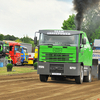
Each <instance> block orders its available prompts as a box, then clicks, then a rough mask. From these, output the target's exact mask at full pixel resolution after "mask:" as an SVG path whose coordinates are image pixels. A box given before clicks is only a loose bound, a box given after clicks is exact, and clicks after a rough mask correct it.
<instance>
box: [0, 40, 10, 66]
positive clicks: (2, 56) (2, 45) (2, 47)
mask: <svg viewBox="0 0 100 100" xmlns="http://www.w3.org/2000/svg"><path fill="white" fill-rule="evenodd" d="M9 57H10V56H9V44H8V43H6V42H3V41H0V62H2V63H3V65H4V66H6V65H7V64H8V61H9Z"/></svg>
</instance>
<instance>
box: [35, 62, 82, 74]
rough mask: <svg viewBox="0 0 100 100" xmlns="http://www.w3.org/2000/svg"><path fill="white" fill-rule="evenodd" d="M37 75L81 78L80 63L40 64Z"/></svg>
mask: <svg viewBox="0 0 100 100" xmlns="http://www.w3.org/2000/svg"><path fill="white" fill-rule="evenodd" d="M37 73H38V74H43V75H64V76H65V75H66V76H79V75H80V63H51V62H38V68H37Z"/></svg>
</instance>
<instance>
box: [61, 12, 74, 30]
mask: <svg viewBox="0 0 100 100" xmlns="http://www.w3.org/2000/svg"><path fill="white" fill-rule="evenodd" d="M74 18H75V15H74V14H72V15H69V18H68V19H67V20H64V22H63V26H62V27H61V28H62V29H64V30H73V29H75V28H76V26H75V23H74Z"/></svg>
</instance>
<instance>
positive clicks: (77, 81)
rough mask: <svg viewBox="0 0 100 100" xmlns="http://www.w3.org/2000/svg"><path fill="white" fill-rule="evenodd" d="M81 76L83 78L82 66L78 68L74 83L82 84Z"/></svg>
mask: <svg viewBox="0 0 100 100" xmlns="http://www.w3.org/2000/svg"><path fill="white" fill-rule="evenodd" d="M83 76H84V69H83V66H82V65H81V66H80V75H79V76H76V77H75V82H76V83H77V84H82V83H83Z"/></svg>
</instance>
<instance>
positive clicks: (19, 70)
mask: <svg viewBox="0 0 100 100" xmlns="http://www.w3.org/2000/svg"><path fill="white" fill-rule="evenodd" d="M35 71H37V70H34V68H33V67H13V68H12V71H11V72H7V68H6V67H0V75H11V74H21V73H30V72H35Z"/></svg>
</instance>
